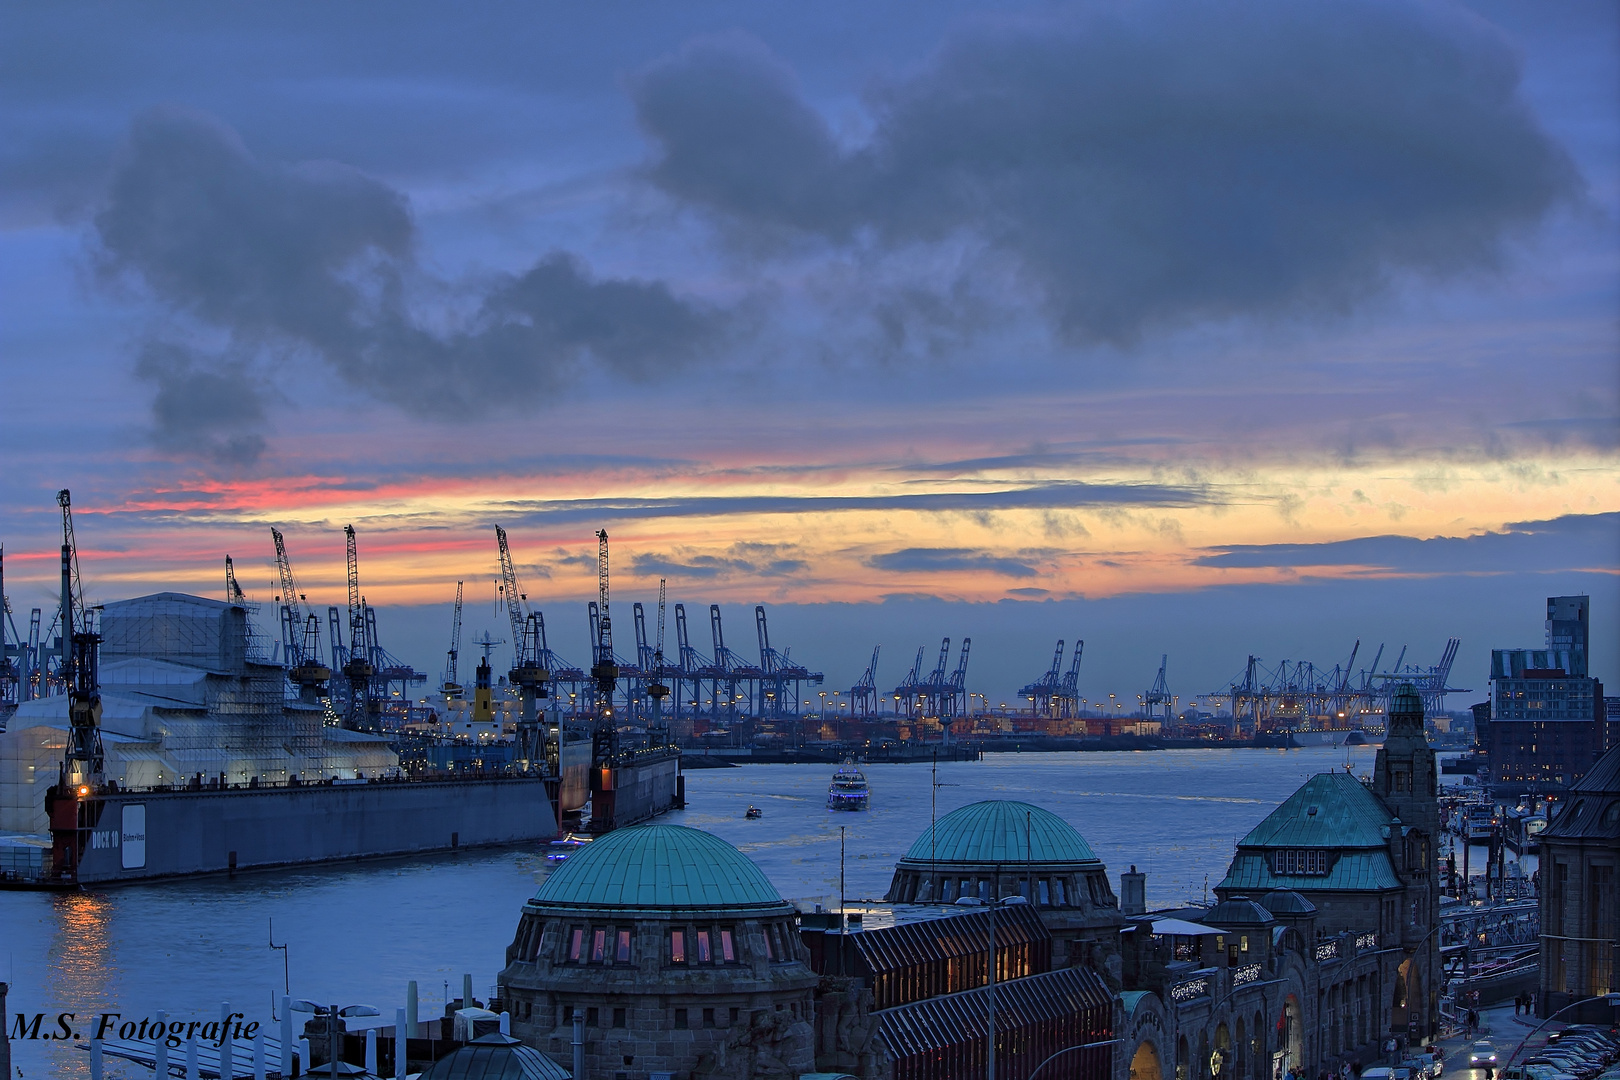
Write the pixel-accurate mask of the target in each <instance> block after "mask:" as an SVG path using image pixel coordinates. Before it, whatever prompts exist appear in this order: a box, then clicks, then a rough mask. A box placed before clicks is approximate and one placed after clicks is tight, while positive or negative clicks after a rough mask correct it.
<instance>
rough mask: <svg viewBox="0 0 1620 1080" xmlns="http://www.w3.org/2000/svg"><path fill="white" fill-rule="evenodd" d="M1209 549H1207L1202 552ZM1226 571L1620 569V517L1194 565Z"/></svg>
mask: <svg viewBox="0 0 1620 1080" xmlns="http://www.w3.org/2000/svg"><path fill="white" fill-rule="evenodd" d="M1206 550H1209V549H1206ZM1196 562H1197V564H1198V565H1199V566H1214V567H1222V568H1225V569H1252V568H1258V567H1364V568H1367V570H1369V571H1370V572H1374V573H1380V574H1421V575H1433V574H1505V573H1524V572H1527V571H1534V572H1552V571H1567V570H1604V569H1612V568H1613V567H1615V566H1616V565H1620V513H1611V514H1570V515H1566V516H1564V517H1559V518H1553V519H1552V520H1550V521H1524V522H1516V523H1513V524H1510V525H1507V526H1504V527H1503V529H1502V530H1501V531H1500V532H1492V533H1483V534H1481V535H1479V536H1459V537H1450V536H1441V537H1434V538H1432V539H1428V540H1420V539H1417V538H1416V537H1411V536H1367V537H1361V538H1359V539H1355V540H1339V541H1334V542H1332V543H1325V544H1252V545H1239V546H1233V547H1225V548H1221V549H1220V550H1219V551H1212V553H1211V554H1208V555H1204V556H1201V557H1200V558H1198V559H1197V560H1196Z"/></svg>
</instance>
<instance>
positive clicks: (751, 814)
mask: <svg viewBox="0 0 1620 1080" xmlns="http://www.w3.org/2000/svg"><path fill="white" fill-rule="evenodd" d="M764 816H765V811H763V810H761V809H760V808H759V807H757V806H750V807H749V808H748V812H747V813H746V814H744V815H743V817H745V818H748V819H749V820H753V819H754V818H762V817H764Z"/></svg>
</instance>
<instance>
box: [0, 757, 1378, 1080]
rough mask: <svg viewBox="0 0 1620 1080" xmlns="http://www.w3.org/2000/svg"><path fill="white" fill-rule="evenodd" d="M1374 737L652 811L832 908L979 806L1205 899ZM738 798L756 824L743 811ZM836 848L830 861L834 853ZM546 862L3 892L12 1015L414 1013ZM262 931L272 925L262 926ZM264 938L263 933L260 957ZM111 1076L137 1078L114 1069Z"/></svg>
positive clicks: (1029, 760)
mask: <svg viewBox="0 0 1620 1080" xmlns="http://www.w3.org/2000/svg"><path fill="white" fill-rule="evenodd" d="M1374 752H1375V751H1374V749H1373V748H1371V747H1348V748H1345V747H1341V748H1334V747H1311V748H1306V749H1298V750H1253V749H1244V750H1215V749H1210V750H1166V751H1157V752H1151V753H1050V754H991V755H986V757H985V758H984V760H982V761H977V762H941V763H939V764H938V766H937V767H935V766H932V765H930V764H928V763H908V764H887V765H885V764H875V765H869V766H866V767H865V772H866V775H867V778H868V779H869V781H870V782H871V789H872V798H871V808H870V809H869V810H867V811H865V812H860V813H834V812H830V811H828V810H827V809H826V801H827V785H828V782H829V780H830V778H831V774H832V771H833V770H832V767H831V766H823V765H816V766H810V765H747V766H742V767H738V768H730V769H706V770H692V771H690V772H688V773H687V779H686V791H687V799H688V808H687V809H686V810H684V811H679V812H675V813H672V814H669V815H666V816H665V817H663V818H661V819H660V820H661V821H663V822H666V823H672V824H681V825H688V826H692V827H694V828H700V829H706V830H708V831H710V832H713V833H715V834H717V835H718V836H721V837H723V838H724V839H726V840H727V841H729V842H731V843H733V844H735V845H736V846H737V847H738V848H740V849H741V850H742V851H744V852H746V853H747V854H748V855H749V856H750V857H751V858H752V859H754V861H755V862H757V863H758V864H759V865H760V867H761V868H762V869H763V870H764V871H765V873H766V874H767V875H768V876H769V877H770V879H771V880H772V881H773V882H774V883H775V884H776V886H777V888H778V889H779V890H780V891H781V892H782V894H783V895H784V896H786V897H787V898H789V899H790V900H794V901H797V902H799V903H801V904H802V905H806V906H809V905H814V904H817V903H819V904H824V905H826V906H828V907H835V906H836V905H837V904H838V902H839V896H840V873H841V871H842V882H843V893H844V895H845V896H846V897H847V898H848V899H849V900H851V901H853V900H858V899H876V898H880V897H881V896H882V895H883V893H884V891H885V890H886V889H887V887H888V883H889V877H890V874H891V872H892V870H893V867H894V864H895V861H896V860H897V859H898V858H899V857H900V856H901V855H902V854H904V852H905V851H906V850H907V848H909V847H910V846H911V844H912V843H913V841H915V840H916V838H917V837H918V836H920V835H921V834H922V833H923V832H924V831H925V830H926V829H927V828H928V824H929V820H930V817H931V815H935V814H937V815H938V816H941V817H942V816H944V815H945V814H947V813H949V812H950V811H951V810H954V809H956V808H957V807H959V806H963V805H965V804H967V803H971V802H976V801H978V800H981V799H997V798H1000V799H1021V800H1025V801H1028V802H1033V803H1036V804H1039V805H1041V806H1044V807H1046V808H1047V809H1049V810H1052V811H1053V812H1055V813H1057V814H1059V815H1061V816H1062V817H1064V818H1065V819H1066V820H1068V821H1069V822H1070V823H1071V824H1073V825H1074V826H1075V827H1076V828H1077V829H1078V830H1079V831H1080V833H1081V835H1083V836H1084V837H1085V838H1086V839H1087V840H1088V841H1090V843H1091V846H1092V848H1093V849H1094V850H1095V851H1096V853H1097V856H1098V857H1099V858H1100V859H1102V860H1103V862H1104V863H1105V864H1107V866H1108V871H1109V876H1110V878H1111V879H1113V881H1114V882H1115V887H1116V889H1117V887H1118V880H1119V874H1120V873H1121V872H1122V871H1125V870H1127V869H1129V868H1130V867H1131V866H1132V865H1133V864H1134V865H1135V866H1136V867H1137V869H1138V870H1141V871H1143V872H1145V873H1146V874H1147V899H1148V905H1149V907H1150V908H1151V907H1165V906H1170V905H1175V904H1182V903H1188V902H1195V903H1196V902H1202V901H1203V900H1204V899H1205V898H1206V896H1207V895H1208V893H1207V890H1208V889H1209V888H1212V887H1213V886H1214V885H1215V884H1216V883H1218V882H1219V881H1220V879H1221V877H1222V875H1223V874H1224V873H1225V871H1226V866H1227V863H1228V862H1229V861H1230V859H1231V856H1232V850H1233V845H1234V844H1235V842H1236V841H1237V840H1238V839H1239V838H1240V837H1242V836H1243V835H1244V834H1245V833H1246V832H1247V831H1248V830H1249V829H1250V828H1252V827H1253V826H1254V825H1256V824H1257V823H1259V821H1260V820H1261V819H1262V818H1263V817H1265V815H1266V814H1267V813H1268V812H1269V811H1270V810H1272V809H1273V808H1274V807H1275V806H1276V805H1277V804H1278V803H1280V802H1281V801H1282V800H1283V799H1285V798H1286V797H1287V796H1288V795H1289V794H1291V793H1292V792H1293V791H1294V789H1295V788H1296V787H1298V786H1299V784H1300V783H1301V782H1302V781H1303V780H1305V779H1306V778H1307V777H1309V776H1311V775H1313V774H1315V773H1318V772H1324V771H1328V770H1334V769H1342V768H1344V767H1345V765H1346V764H1348V765H1350V767H1351V768H1352V769H1353V770H1354V771H1355V772H1356V773H1357V774H1358V775H1359V774H1361V773H1364V772H1366V771H1367V770H1368V769H1370V768H1371V766H1372V762H1373V754H1374ZM750 805H753V806H757V807H759V808H760V809H761V810H762V811H763V814H762V816H761V817H759V818H758V819H755V820H749V819H747V818H745V816H744V815H745V812H746V811H747V809H748V807H749V806H750ZM841 852H842V858H841V857H840V853H841ZM548 869H549V866H548V864H547V862H546V860H545V856H544V852H543V851H542V850H539V849H501V850H493V851H463V852H460V853H459V854H454V855H444V856H433V857H424V858H414V859H402V860H393V861H386V862H366V863H355V864H348V865H341V866H324V867H319V868H310V869H303V870H292V871H277V872H266V873H257V874H240V875H238V876H236V877H235V878H225V877H213V878H206V879H196V880H190V881H170V882H164V883H155V884H148V885H130V886H124V887H121V888H118V889H112V890H106V891H102V892H88V893H78V894H52V893H17V892H8V893H0V978H3V979H4V980H5V981H7V982H9V983H10V984H11V997H10V1001H9V1004H8V1009H9V1013H10V1015H9V1016H8V1017H7V1018H6V1026H7V1030H11V1029H12V1025H13V1022H14V1021H15V1019H16V1017H17V1015H18V1014H19V1013H21V1014H24V1015H26V1016H27V1017H29V1018H30V1020H31V1018H32V1017H33V1016H34V1014H36V1013H44V1014H45V1015H46V1021H45V1023H44V1024H43V1025H42V1029H48V1028H52V1027H54V1026H55V1025H56V1023H57V1021H56V1018H57V1016H58V1014H62V1013H72V1014H74V1017H75V1019H74V1020H73V1021H71V1022H70V1026H71V1028H72V1030H74V1031H75V1032H77V1033H78V1034H79V1035H80V1036H83V1037H86V1038H87V1037H88V1036H89V1035H90V1034H91V1032H92V1031H93V1030H94V1025H95V1023H96V1018H97V1017H99V1016H100V1015H101V1014H103V1013H109V1012H111V1013H119V1014H121V1018H122V1019H124V1020H130V1019H133V1020H136V1021H138V1020H139V1019H141V1018H143V1017H150V1016H154V1015H155V1014H156V1013H157V1012H158V1011H159V1010H163V1011H165V1012H167V1013H168V1014H169V1015H170V1016H171V1017H173V1018H188V1019H198V1020H203V1021H207V1020H217V1019H218V1018H219V1006H220V1003H221V1002H224V1001H229V1002H231V1004H232V1007H233V1008H234V1009H235V1010H236V1011H239V1012H243V1013H245V1014H246V1015H247V1018H248V1020H253V1021H258V1022H260V1023H261V1024H263V1025H264V1026H265V1027H266V1029H267V1030H269V1031H272V1032H273V1031H274V1030H275V1025H274V1024H272V1021H271V1016H272V1008H273V1003H275V1002H279V1000H280V998H281V995H282V994H283V993H284V992H290V994H291V996H292V997H294V998H308V999H311V1000H314V1001H317V1002H321V1003H324V1004H337V1005H350V1004H368V1005H374V1006H376V1007H378V1008H379V1009H380V1010H381V1011H382V1014H383V1019H384V1020H385V1021H387V1022H391V1020H392V1017H393V1015H394V1010H395V1009H396V1008H399V1007H401V1006H402V1005H403V1004H404V1001H405V987H406V983H407V981H408V980H411V979H415V980H416V981H417V983H418V992H419V997H420V1002H421V1005H420V1010H421V1016H422V1017H423V1018H424V1019H426V1018H429V1017H432V1016H437V1015H441V1014H442V1009H443V1006H444V1003H445V1001H446V1000H447V999H450V998H456V997H459V996H460V993H461V982H462V975H463V973H471V974H472V976H473V986H474V995H475V996H476V997H477V998H479V999H480V1000H482V999H484V998H485V997H486V995H487V994H489V993H490V991H491V989H492V988H493V986H494V984H495V976H496V973H497V972H498V971H499V970H500V968H501V966H502V965H503V963H504V956H505V950H506V946H507V945H508V944H509V943H510V941H511V940H512V935H513V932H514V930H515V928H516V926H517V920H518V913H519V909H520V908H521V906H522V904H523V901H524V900H525V899H526V898H527V897H528V896H530V895H531V894H532V893H533V892H534V890H535V888H536V885H537V883H538V882H539V881H540V880H541V879H543V877H544V875H545V874H546V873H547V871H548ZM272 927H273V930H272ZM272 932H273V934H274V939H273V940H274V943H275V944H276V945H285V946H286V948H285V950H282V949H273V948H271V947H270V945H271V941H272V937H271V935H272ZM12 1059H13V1062H14V1065H15V1066H16V1067H18V1068H20V1070H21V1073H22V1077H23V1078H24V1080H28V1078H31V1077H43V1076H63V1075H88V1071H89V1070H88V1055H86V1054H85V1053H84V1052H83V1051H82V1050H78V1049H75V1048H74V1047H73V1044H72V1041H71V1040H62V1041H51V1042H48V1041H45V1040H43V1039H40V1040H16V1039H14V1040H13V1042H12ZM108 1075H109V1076H139V1077H143V1078H145V1077H150V1075H151V1073H150V1070H145V1069H141V1068H139V1067H137V1066H131V1065H121V1064H117V1063H109V1065H108Z"/></svg>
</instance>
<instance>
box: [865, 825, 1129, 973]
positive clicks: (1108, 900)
mask: <svg viewBox="0 0 1620 1080" xmlns="http://www.w3.org/2000/svg"><path fill="white" fill-rule="evenodd" d="M1006 896H1022V897H1024V898H1025V899H1026V900H1028V901H1029V902H1030V903H1031V904H1034V905H1035V906H1036V907H1037V908H1039V909H1040V913H1041V921H1042V922H1044V923H1045V924H1046V926H1047V928H1048V929H1050V930H1051V932H1052V949H1053V955H1052V963H1053V966H1054V967H1063V966H1067V965H1073V964H1080V963H1084V964H1087V965H1088V966H1090V967H1092V968H1094V969H1096V970H1097V971H1098V972H1100V973H1102V974H1104V975H1106V976H1108V977H1109V978H1110V979H1111V980H1113V981H1114V982H1115V983H1116V984H1117V980H1118V977H1119V962H1118V941H1119V928H1120V925H1121V923H1122V921H1123V920H1122V918H1121V915H1120V910H1119V901H1118V899H1117V898H1116V897H1115V896H1114V890H1113V888H1112V887H1111V886H1110V885H1109V882H1108V868H1107V867H1106V866H1104V865H1103V863H1102V860H1100V859H1098V858H1097V855H1096V853H1095V852H1094V851H1092V850H1091V845H1090V844H1088V843H1086V839H1085V837H1083V836H1081V835H1080V833H1079V832H1077V831H1076V830H1075V828H1074V827H1073V826H1072V825H1070V824H1069V823H1068V822H1067V821H1064V820H1063V819H1062V818H1060V817H1058V816H1057V815H1056V814H1054V813H1052V812H1051V811H1050V810H1046V809H1043V808H1041V807H1039V806H1035V805H1033V804H1031V803H1026V802H1015V801H1012V800H1005V799H993V800H989V801H986V802H977V803H972V804H970V805H968V806H964V807H961V808H959V809H957V810H953V811H951V812H950V813H949V814H946V815H945V816H944V817H942V818H940V819H939V821H937V822H935V823H934V825H932V826H931V827H930V828H928V829H927V830H925V831H924V832H923V834H922V835H921V836H919V837H918V838H917V841H916V843H914V844H912V845H911V848H910V850H908V851H907V852H906V854H905V856H904V857H903V858H902V859H901V860H900V862H899V863H898V864H896V866H895V870H894V878H893V880H892V881H891V882H890V884H889V891H888V894H887V896H886V897H885V899H886V900H888V901H889V902H890V903H905V904H929V903H943V904H951V903H959V902H961V901H962V899H963V898H969V899H972V898H977V899H979V900H981V901H984V902H986V903H988V902H990V901H992V900H998V899H1000V898H1002V897H1006Z"/></svg>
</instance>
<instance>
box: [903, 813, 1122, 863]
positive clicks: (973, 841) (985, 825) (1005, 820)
mask: <svg viewBox="0 0 1620 1080" xmlns="http://www.w3.org/2000/svg"><path fill="white" fill-rule="evenodd" d="M906 858H907V860H909V861H912V862H930V861H932V862H942V863H1022V862H1035V863H1080V862H1096V861H1097V855H1096V853H1095V852H1093V851H1092V850H1091V845H1090V844H1088V843H1086V840H1085V837H1083V836H1081V835H1080V834H1079V833H1078V832H1076V831H1075V829H1074V826H1072V825H1070V824H1069V823H1068V822H1067V821H1064V820H1063V819H1062V818H1060V817H1058V816H1057V815H1056V814H1054V813H1052V812H1051V811H1050V810H1043V809H1042V808H1041V807H1039V806H1035V805H1032V804H1030V803H1026V802H1014V801H1011V800H1006V799H993V800H990V801H988V802H976V803H972V804H970V805H968V806H964V807H962V808H960V809H958V810H952V811H951V812H950V813H949V814H946V815H945V816H944V817H942V818H940V819H939V821H938V822H936V823H935V824H934V825H933V826H932V827H931V828H929V829H925V830H924V831H923V834H922V835H921V836H920V837H918V838H917V842H916V843H914V844H912V845H911V850H910V851H908V852H906Z"/></svg>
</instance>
